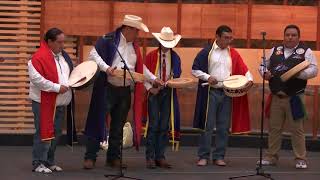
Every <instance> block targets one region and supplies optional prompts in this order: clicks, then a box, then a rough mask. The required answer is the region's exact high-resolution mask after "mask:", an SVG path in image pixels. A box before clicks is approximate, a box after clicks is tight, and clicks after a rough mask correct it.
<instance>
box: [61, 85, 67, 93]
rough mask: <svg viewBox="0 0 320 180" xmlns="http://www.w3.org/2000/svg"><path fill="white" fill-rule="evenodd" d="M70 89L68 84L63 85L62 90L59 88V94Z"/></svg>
mask: <svg viewBox="0 0 320 180" xmlns="http://www.w3.org/2000/svg"><path fill="white" fill-rule="evenodd" d="M68 90H69V88H68V87H67V86H64V85H61V86H60V90H59V94H63V93H65V92H67V91H68Z"/></svg>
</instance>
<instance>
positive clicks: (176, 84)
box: [167, 78, 193, 88]
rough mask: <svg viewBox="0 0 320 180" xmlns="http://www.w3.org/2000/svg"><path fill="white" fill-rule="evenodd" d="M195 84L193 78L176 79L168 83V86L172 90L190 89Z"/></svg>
mask: <svg viewBox="0 0 320 180" xmlns="http://www.w3.org/2000/svg"><path fill="white" fill-rule="evenodd" d="M192 84H193V79H191V78H174V79H170V80H168V81H167V86H169V87H171V88H188V87H190V86H191V85H192Z"/></svg>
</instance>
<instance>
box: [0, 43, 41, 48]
mask: <svg viewBox="0 0 320 180" xmlns="http://www.w3.org/2000/svg"><path fill="white" fill-rule="evenodd" d="M0 45H1V46H33V47H35V46H39V45H40V43H33V42H0Z"/></svg>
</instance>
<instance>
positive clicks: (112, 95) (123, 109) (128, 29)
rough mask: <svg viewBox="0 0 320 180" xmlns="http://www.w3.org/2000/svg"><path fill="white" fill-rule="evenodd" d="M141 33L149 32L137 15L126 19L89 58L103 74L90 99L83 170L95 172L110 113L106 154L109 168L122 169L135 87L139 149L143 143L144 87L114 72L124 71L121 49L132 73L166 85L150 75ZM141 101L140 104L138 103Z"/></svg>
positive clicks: (135, 121) (135, 119)
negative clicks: (125, 131) (123, 140)
mask: <svg viewBox="0 0 320 180" xmlns="http://www.w3.org/2000/svg"><path fill="white" fill-rule="evenodd" d="M139 30H142V31H144V32H149V30H148V28H147V26H146V25H144V24H143V23H142V19H141V18H140V17H138V16H134V15H125V17H124V20H123V21H122V23H121V27H119V28H117V29H116V31H115V32H111V33H109V34H107V35H105V36H103V37H101V38H100V39H98V40H97V43H96V45H95V47H94V48H93V49H92V50H91V52H90V54H89V58H88V59H89V60H93V61H95V62H97V64H98V66H99V68H100V70H101V71H103V73H100V74H99V76H98V78H97V79H96V81H95V82H94V86H93V92H92V97H91V103H90V109H89V113H88V117H87V123H86V127H85V135H86V136H87V137H88V139H87V144H86V153H85V157H84V159H85V161H84V168H85V169H92V168H93V167H94V165H95V161H96V158H97V152H98V151H99V149H100V146H99V143H100V142H102V141H103V140H105V139H104V138H105V137H106V136H105V128H106V123H105V117H106V114H107V113H110V115H111V122H110V132H109V140H108V143H109V147H108V151H107V161H106V164H107V165H110V166H111V167H117V166H118V167H119V166H120V161H119V159H120V144H121V138H122V134H123V126H124V124H125V122H126V120H127V115H128V112H129V109H130V106H131V90H130V85H134V87H135V88H134V89H135V92H134V107H133V108H134V110H133V113H134V115H133V117H134V123H135V130H134V132H135V135H134V140H135V143H136V147H138V145H139V143H140V134H141V118H142V101H141V99H142V97H143V88H144V87H143V84H142V83H136V84H132V83H133V82H132V81H131V80H126V82H125V84H124V83H123V79H122V78H119V77H115V74H114V70H115V69H116V68H118V69H121V68H122V67H123V63H122V62H121V60H122V59H121V57H120V56H119V54H118V53H117V51H116V48H118V50H119V52H120V54H121V56H122V57H123V59H124V60H125V61H126V63H127V65H128V68H129V70H130V71H135V72H138V73H141V74H145V77H146V79H148V80H151V81H153V82H154V83H155V84H159V85H163V82H162V81H161V80H159V79H156V77H155V76H154V75H153V74H152V73H150V72H149V70H148V69H147V68H146V67H145V66H144V65H143V62H142V56H141V54H140V49H139V47H138V45H137V44H136V43H134V41H135V39H136V38H137V36H138V32H139ZM139 100H140V101H139Z"/></svg>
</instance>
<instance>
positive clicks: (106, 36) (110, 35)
mask: <svg viewBox="0 0 320 180" xmlns="http://www.w3.org/2000/svg"><path fill="white" fill-rule="evenodd" d="M102 38H103V39H106V40H113V39H114V35H113V34H105V35H103V36H102Z"/></svg>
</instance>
